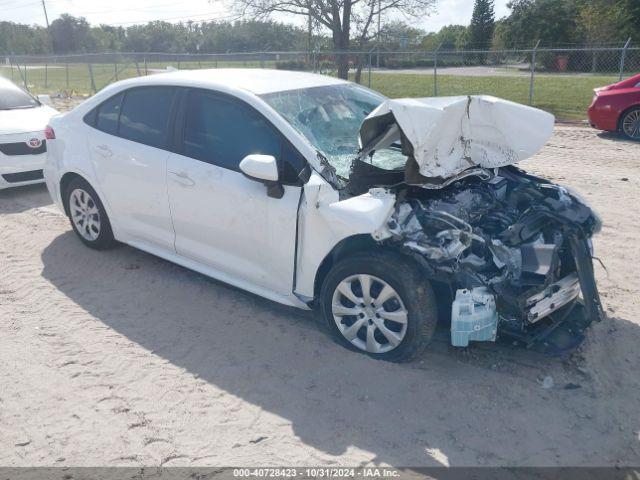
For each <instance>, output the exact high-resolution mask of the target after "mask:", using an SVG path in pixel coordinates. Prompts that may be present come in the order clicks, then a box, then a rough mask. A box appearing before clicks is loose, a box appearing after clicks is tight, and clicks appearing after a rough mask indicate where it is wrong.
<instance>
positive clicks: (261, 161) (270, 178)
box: [240, 154, 278, 182]
mask: <svg viewBox="0 0 640 480" xmlns="http://www.w3.org/2000/svg"><path fill="white" fill-rule="evenodd" d="M240 170H241V171H242V173H244V174H245V175H246V176H247V177H251V178H255V179H256V180H262V181H266V182H277V181H278V163H277V162H276V159H275V157H273V156H271V155H258V154H251V155H247V156H246V157H244V158H243V159H242V161H241V162H240Z"/></svg>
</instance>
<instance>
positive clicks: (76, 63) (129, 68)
mask: <svg viewBox="0 0 640 480" xmlns="http://www.w3.org/2000/svg"><path fill="white" fill-rule="evenodd" d="M1 60H2V59H1V58H0V61H1ZM207 68H275V69H283V70H299V71H310V72H311V71H312V72H316V73H322V74H326V75H336V74H337V72H339V71H342V72H345V71H348V72H349V78H350V79H351V80H354V81H356V82H358V83H361V84H363V85H366V86H369V87H371V88H373V89H375V90H378V91H380V92H382V93H384V94H385V95H387V96H389V97H426V96H444V95H467V94H490V95H495V96H498V97H502V98H506V99H508V100H512V101H516V102H519V103H524V104H530V105H534V106H537V107H540V108H543V109H546V110H548V111H551V112H552V113H554V114H556V115H557V116H559V117H561V118H565V119H579V118H584V117H585V115H586V108H587V107H588V105H589V102H590V101H591V98H592V97H593V89H594V88H596V87H599V86H603V85H607V84H610V83H614V82H616V81H619V80H621V79H622V78H625V77H627V76H630V75H633V74H636V73H639V72H640V47H636V46H633V45H630V44H629V42H627V44H626V45H625V46H624V47H584V48H570V49H557V48H531V49H519V50H462V51H461V50H434V51H383V50H371V51H368V52H328V51H314V52H306V51H299V52H295V51H294V52H243V53H218V54H168V53H100V54H79V55H61V56H11V57H6V58H4V62H3V63H2V64H0V75H2V76H4V77H8V78H10V79H12V80H13V81H14V82H15V83H18V84H20V85H22V86H24V87H25V88H26V89H28V90H30V91H32V92H34V93H50V94H61V95H65V96H72V95H78V94H92V93H95V92H96V91H98V90H100V89H101V88H103V87H105V86H106V85H108V84H110V83H112V82H115V81H118V80H122V79H125V78H131V77H136V76H143V75H151V74H155V73H159V72H164V71H167V70H171V69H207Z"/></svg>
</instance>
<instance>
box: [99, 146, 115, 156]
mask: <svg viewBox="0 0 640 480" xmlns="http://www.w3.org/2000/svg"><path fill="white" fill-rule="evenodd" d="M96 150H97V152H98V153H99V154H100V155H102V156H103V157H110V156H112V155H113V152H112V151H111V149H110V148H109V147H107V146H106V145H96Z"/></svg>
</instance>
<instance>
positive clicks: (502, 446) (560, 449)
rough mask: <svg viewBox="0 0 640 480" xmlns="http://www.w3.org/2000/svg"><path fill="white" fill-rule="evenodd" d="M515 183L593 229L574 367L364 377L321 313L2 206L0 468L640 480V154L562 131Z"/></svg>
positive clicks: (442, 351)
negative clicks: (556, 191)
mask: <svg viewBox="0 0 640 480" xmlns="http://www.w3.org/2000/svg"><path fill="white" fill-rule="evenodd" d="M524 166H525V167H526V168H527V169H529V170H531V171H532V172H535V173H538V174H543V175H546V176H547V177H549V178H551V179H553V180H555V181H557V182H560V183H564V184H567V185H570V186H572V187H574V188H576V189H577V190H578V191H579V192H581V193H582V194H583V195H584V196H585V197H586V198H587V199H588V200H589V201H590V202H591V203H592V204H593V206H594V207H595V208H596V209H597V210H598V211H599V212H600V213H601V214H602V216H603V219H604V229H603V231H602V232H601V234H600V235H599V236H598V237H597V238H596V240H595V248H596V254H597V256H598V257H600V258H601V259H602V262H603V263H604V265H605V266H606V271H605V270H604V269H603V268H602V267H600V266H597V267H596V269H597V275H598V280H599V285H600V288H601V292H602V296H603V301H604V303H605V307H606V311H607V314H608V316H609V318H607V319H606V320H605V321H603V322H601V323H599V324H596V325H595V326H594V327H593V328H592V329H591V330H590V331H589V336H588V338H587V340H586V342H585V343H584V344H583V346H582V347H581V349H580V350H579V351H578V352H576V353H575V354H573V355H572V356H571V357H569V358H548V357H543V356H539V355H537V354H534V353H532V352H526V351H522V350H512V349H509V348H506V347H501V346H498V345H495V344H478V345H476V346H474V347H471V348H469V349H467V350H456V349H454V348H452V347H449V346H448V345H447V343H446V341H444V340H442V341H435V342H434V343H433V344H432V348H431V349H430V351H429V352H427V353H426V354H425V355H424V356H423V357H422V358H421V359H420V360H419V361H417V362H415V363H412V364H405V365H394V364H388V363H383V362H379V361H375V360H371V359H369V358H367V357H365V356H363V355H359V354H355V353H352V352H349V351H347V350H344V349H342V348H341V347H339V346H337V345H335V344H333V343H332V342H331V341H330V340H329V339H328V338H327V337H326V336H325V335H324V333H323V332H321V331H320V330H319V328H318V327H317V326H316V324H315V322H314V318H315V316H314V314H313V313H307V312H302V311H298V310H294V309H289V308H285V307H281V306H279V305H276V304H274V303H271V302H269V301H266V300H263V299H261V298H258V297H256V296H253V295H251V294H248V293H244V292H242V291H239V290H237V289H234V288H231V287H229V286H226V285H224V284H222V283H219V282H216V281H213V280H210V279H207V278H205V277H203V276H201V275H199V274H196V273H193V272H191V271H189V270H186V269H184V268H181V267H178V266H175V265H173V264H170V263H168V262H165V261H163V260H160V259H158V258H155V257H153V256H151V255H147V254H145V253H142V252H140V251H136V250H134V249H132V248H129V247H126V246H122V247H120V248H117V249H115V250H112V251H108V252H95V251H92V250H90V249H88V248H85V247H83V246H82V244H81V243H80V241H79V240H78V239H77V238H76V237H75V236H74V234H73V233H72V231H71V228H70V226H69V224H68V221H67V219H66V218H64V217H63V216H62V215H61V214H60V213H59V212H57V211H56V209H55V208H54V207H53V206H52V205H51V202H50V199H49V197H48V195H47V192H46V190H45V189H44V187H41V186H37V187H29V188H22V189H17V190H6V191H3V192H0V465H4V466H34V465H43V466H44V465H49V466H51V465H72V466H95V465H110V466H113V465H123V466H134V465H154V466H158V465H166V466H177V465H183V466H187V465H190V466H196V465H208V466H211V465H225V466H228V465H242V466H245V465H299V466H302V465H348V466H358V465H373V464H375V465H392V466H407V465H410V466H420V465H424V466H439V465H452V466H453V465H466V466H469V465H507V466H521V465H525V466H541V465H544V466H547V465H570V466H574V465H590V466H603V465H619V466H628V465H639V464H640V349H639V345H640V275H638V258H640V242H639V239H638V236H639V234H640V214H639V213H638V211H639V209H640V176H639V175H638V173H639V172H640V144H634V143H629V142H625V141H622V140H619V139H617V138H616V137H614V136H611V135H607V134H598V133H597V132H595V131H593V130H590V129H585V128H580V127H562V126H560V127H558V128H557V129H556V133H555V135H554V136H553V138H552V139H551V140H550V142H549V144H548V146H546V147H545V148H544V150H543V151H542V152H541V153H540V154H539V155H537V156H536V157H535V158H534V159H532V160H529V161H527V162H525V164H524ZM607 272H608V273H607ZM546 376H551V377H552V378H553V383H554V385H553V387H552V388H550V389H546V388H543V386H542V379H543V378H544V377H546Z"/></svg>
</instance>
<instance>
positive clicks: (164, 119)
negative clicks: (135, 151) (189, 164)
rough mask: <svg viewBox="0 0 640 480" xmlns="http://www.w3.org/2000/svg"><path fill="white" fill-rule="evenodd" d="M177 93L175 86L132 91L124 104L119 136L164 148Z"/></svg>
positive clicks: (125, 98) (128, 93)
mask: <svg viewBox="0 0 640 480" xmlns="http://www.w3.org/2000/svg"><path fill="white" fill-rule="evenodd" d="M174 93H175V88H173V87H145V88H134V89H132V90H128V91H127V92H126V94H125V97H124V102H123V103H122V111H121V112H120V127H119V129H118V135H119V136H121V137H123V138H126V139H128V140H131V141H133V142H138V143H143V144H145V145H150V146H152V147H157V148H164V147H165V146H166V145H167V129H168V127H169V114H170V112H171V105H172V103H173V96H174Z"/></svg>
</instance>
